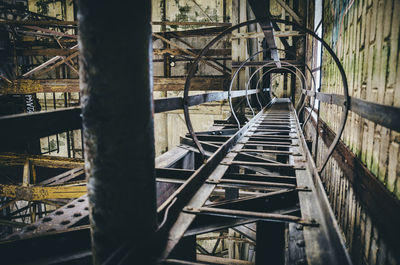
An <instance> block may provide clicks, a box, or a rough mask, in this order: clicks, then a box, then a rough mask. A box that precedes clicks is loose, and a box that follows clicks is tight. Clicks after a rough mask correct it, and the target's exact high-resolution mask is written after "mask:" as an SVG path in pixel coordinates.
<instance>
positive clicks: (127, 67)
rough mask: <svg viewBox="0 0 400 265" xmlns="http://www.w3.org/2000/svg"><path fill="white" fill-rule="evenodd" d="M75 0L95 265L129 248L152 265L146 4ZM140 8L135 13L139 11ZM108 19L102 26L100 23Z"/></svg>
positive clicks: (153, 212)
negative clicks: (122, 5)
mask: <svg viewBox="0 0 400 265" xmlns="http://www.w3.org/2000/svg"><path fill="white" fill-rule="evenodd" d="M124 4H125V5H124V8H122V9H121V7H120V6H119V5H114V4H110V2H109V1H106V0H91V1H90V0H89V1H79V2H78V7H79V9H78V10H79V13H78V18H79V42H80V43H79V48H80V86H81V90H82V101H81V102H82V103H81V104H82V115H83V116H82V118H83V119H82V120H83V134H84V147H85V170H86V175H87V180H88V185H87V188H88V194H89V198H90V200H89V202H90V203H89V204H90V205H89V208H90V222H91V235H92V248H93V259H94V264H103V263H104V262H105V261H106V260H107V259H108V258H109V257H110V256H112V253H114V252H115V251H116V250H118V249H120V247H121V246H125V245H126V244H127V243H126V242H128V245H129V247H130V251H131V255H130V256H131V257H132V259H133V257H134V259H135V260H134V262H133V261H130V260H125V262H127V263H128V264H133V263H135V264H153V263H154V262H153V261H152V260H150V259H151V258H150V256H151V255H145V254H144V253H148V251H147V249H144V248H145V246H146V244H143V241H145V240H146V239H147V238H149V237H151V235H152V234H154V232H155V229H156V226H157V223H156V221H157V219H156V192H155V187H156V186H155V170H154V135H153V113H152V108H153V106H152V105H153V103H152V61H151V58H152V57H151V51H152V45H151V26H150V20H151V2H150V1H145V0H144V1H141V3H139V2H137V1H130V2H125V3H124ZM138 6H140V8H138ZM105 18H107V19H105Z"/></svg>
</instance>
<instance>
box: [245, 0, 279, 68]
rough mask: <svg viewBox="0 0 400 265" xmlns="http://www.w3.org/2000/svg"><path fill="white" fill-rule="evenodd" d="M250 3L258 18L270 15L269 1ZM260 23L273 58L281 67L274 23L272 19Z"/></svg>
mask: <svg viewBox="0 0 400 265" xmlns="http://www.w3.org/2000/svg"><path fill="white" fill-rule="evenodd" d="M248 3H249V5H250V7H251V9H252V10H253V13H254V16H255V17H256V18H264V17H268V16H269V1H260V0H249V1H248ZM259 24H260V26H261V29H262V31H263V32H264V35H265V41H266V42H267V47H268V48H269V49H270V52H271V58H272V59H273V60H274V62H275V64H276V66H277V67H281V63H280V59H279V54H278V48H277V46H276V43H275V37H274V31H273V25H272V23H271V21H269V20H267V21H265V22H262V23H259Z"/></svg>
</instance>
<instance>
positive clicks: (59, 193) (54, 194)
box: [0, 183, 87, 201]
mask: <svg viewBox="0 0 400 265" xmlns="http://www.w3.org/2000/svg"><path fill="white" fill-rule="evenodd" d="M86 192H87V190H86V185H85V183H77V185H76V186H72V185H71V186H67V185H62V186H53V187H43V186H27V187H24V186H19V185H5V184H0V196H2V197H8V198H14V199H17V200H25V201H42V200H48V199H70V198H78V197H81V196H82V195H85V194H86Z"/></svg>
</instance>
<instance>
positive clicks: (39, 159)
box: [0, 153, 84, 169]
mask: <svg viewBox="0 0 400 265" xmlns="http://www.w3.org/2000/svg"><path fill="white" fill-rule="evenodd" d="M26 161H29V162H30V163H31V165H34V166H39V167H46V168H71V169H72V168H77V167H82V166H83V164H84V161H83V160H82V159H79V158H65V157H56V156H45V155H28V154H15V153H0V165H1V166H23V165H24V164H25V162H26Z"/></svg>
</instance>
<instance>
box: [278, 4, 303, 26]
mask: <svg viewBox="0 0 400 265" xmlns="http://www.w3.org/2000/svg"><path fill="white" fill-rule="evenodd" d="M275 2H277V3H278V4H279V5H280V6H281V7H282V8H283V9H285V10H286V12H288V13H289V15H290V16H291V17H292V18H293V19H294V21H296V22H297V23H298V24H300V25H301V24H302V19H301V18H300V17H299V16H298V15H297V14H296V12H294V11H293V9H292V8H291V7H290V6H288V5H287V4H286V3H285V2H284V1H282V0H275Z"/></svg>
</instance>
